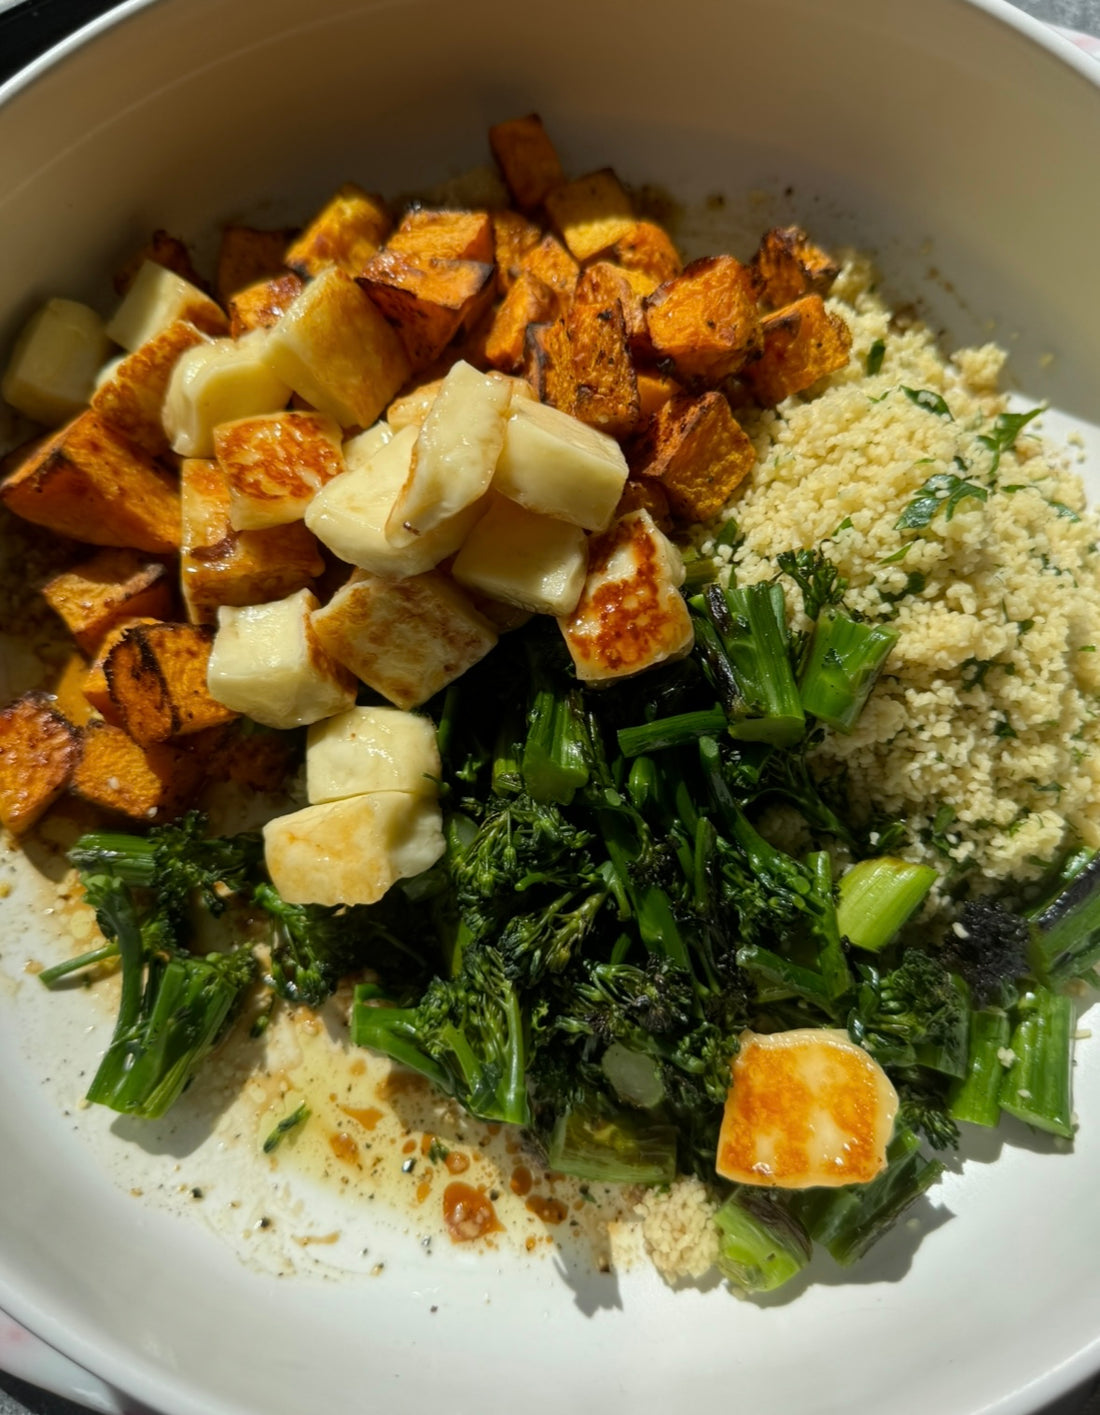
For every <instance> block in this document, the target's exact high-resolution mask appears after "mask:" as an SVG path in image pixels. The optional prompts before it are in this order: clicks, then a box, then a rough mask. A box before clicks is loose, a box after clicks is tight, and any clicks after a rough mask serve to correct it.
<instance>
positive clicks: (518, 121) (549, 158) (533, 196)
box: [489, 113, 565, 211]
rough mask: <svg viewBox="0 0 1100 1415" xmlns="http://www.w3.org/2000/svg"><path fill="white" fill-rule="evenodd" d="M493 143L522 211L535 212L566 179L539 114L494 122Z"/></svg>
mask: <svg viewBox="0 0 1100 1415" xmlns="http://www.w3.org/2000/svg"><path fill="white" fill-rule="evenodd" d="M489 146H490V147H491V148H492V149H493V156H494V157H495V158H496V160H497V162H498V163H499V164H500V170H501V172H503V174H504V180H505V182H507V184H508V190H509V191H510V192H511V193H512V199H513V201H514V202H515V204H516V205H517V206H518V207H519V208H520V210H521V211H533V210H534V209H535V208H536V207H537V206H540V205H541V204H542V202H543V201H544V200H545V198H546V194H547V192H549V191H552V190H553V188H554V187H557V186H560V184H561V183H562V182H563V181H564V180H565V173H564V172H563V171H562V166H561V160H560V159H559V157H558V154H557V152H556V150H555V148H554V144H553V143H552V142H551V141H550V138H549V137H548V135H547V132H546V129H545V128H544V127H543V126H542V119H541V118H540V117H539V115H538V114H537V113H528V114H527V116H526V117H525V118H510V119H509V120H508V121H507V122H505V123H494V124H493V126H492V127H491V128H490V129H489Z"/></svg>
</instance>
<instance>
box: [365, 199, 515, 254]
mask: <svg viewBox="0 0 1100 1415" xmlns="http://www.w3.org/2000/svg"><path fill="white" fill-rule="evenodd" d="M386 249H387V250H388V251H399V252H400V253H401V255H404V256H408V258H409V259H410V260H411V261H413V262H414V264H416V265H422V264H423V263H424V261H426V260H477V261H481V262H482V263H483V264H488V265H491V264H492V262H493V259H494V246H493V224H492V222H491V221H490V220H489V213H488V212H487V211H435V210H432V209H431V208H429V207H413V209H412V210H411V211H407V212H406V213H405V215H404V216H403V217H402V218H401V224H400V226H398V228H397V230H396V231H395V232H394V233H393V235H392V236H391V237H390V238H389V240H388V241H387V242H386Z"/></svg>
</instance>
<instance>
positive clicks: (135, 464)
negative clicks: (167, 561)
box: [0, 410, 180, 555]
mask: <svg viewBox="0 0 1100 1415" xmlns="http://www.w3.org/2000/svg"><path fill="white" fill-rule="evenodd" d="M0 501H3V503H4V505H5V506H7V508H8V510H9V511H13V512H14V513H15V514H16V515H17V516H22V517H23V519H24V520H26V521H33V522H34V523H35V524H36V525H39V526H46V527H47V528H48V529H49V530H51V531H56V532H57V533H58V534H59V535H64V536H72V538H73V539H74V540H82V541H87V542H89V543H90V544H92V545H124V546H132V547H133V548H134V549H135V550H147V551H150V552H151V553H152V554H154V555H164V554H167V553H169V552H170V551H172V550H174V549H175V548H176V546H178V545H179V535H180V532H179V515H180V512H179V491H178V489H177V488H176V485H175V482H174V480H173V478H172V477H171V476H169V474H168V473H167V472H166V471H165V470H164V469H163V468H162V467H159V466H158V465H157V464H156V462H154V461H153V459H152V458H151V457H150V456H149V454H148V453H147V452H143V451H142V450H141V448H140V447H137V446H135V444H134V443H132V442H131V441H130V440H129V438H127V437H124V436H123V435H122V433H120V432H116V431H115V429H114V428H113V427H111V426H110V425H109V424H108V423H105V422H104V421H103V419H102V418H101V417H100V416H99V415H98V414H97V413H94V412H92V411H90V410H89V411H88V412H86V413H81V414H80V416H79V417H78V418H75V419H74V420H73V421H72V422H71V423H69V424H68V425H67V426H66V427H63V428H62V429H61V430H60V431H59V432H56V433H55V434H54V435H53V436H52V437H50V438H48V439H47V440H46V441H45V442H44V443H42V444H41V445H40V446H39V447H38V448H37V449H36V450H35V451H34V452H32V453H31V455H30V456H29V457H28V458H27V459H26V461H25V462H23V464H22V465H21V466H20V467H18V468H17V469H16V470H15V471H14V472H12V473H11V475H10V476H8V477H6V478H5V479H4V481H3V482H0Z"/></svg>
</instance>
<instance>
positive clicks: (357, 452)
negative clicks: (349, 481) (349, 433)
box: [344, 418, 394, 472]
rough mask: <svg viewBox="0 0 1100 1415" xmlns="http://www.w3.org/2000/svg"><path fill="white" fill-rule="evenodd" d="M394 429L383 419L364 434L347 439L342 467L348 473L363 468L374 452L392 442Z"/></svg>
mask: <svg viewBox="0 0 1100 1415" xmlns="http://www.w3.org/2000/svg"><path fill="white" fill-rule="evenodd" d="M393 435H394V429H393V428H392V427H390V425H389V423H388V422H387V421H386V420H385V419H384V418H383V419H382V421H381V422H376V423H375V424H374V426H373V427H368V428H367V430H366V432H360V433H357V434H356V435H355V436H354V437H349V438H348V440H347V442H345V443H344V466H345V467H346V468H347V469H348V471H349V472H353V471H355V470H356V469H357V468H359V467H363V466H365V465H366V464H367V463H368V462H369V461H370V459H371V458H372V457H373V456H374V454H375V453H376V452H381V450H382V448H383V447H385V445H386V443H387V442H392V441H393Z"/></svg>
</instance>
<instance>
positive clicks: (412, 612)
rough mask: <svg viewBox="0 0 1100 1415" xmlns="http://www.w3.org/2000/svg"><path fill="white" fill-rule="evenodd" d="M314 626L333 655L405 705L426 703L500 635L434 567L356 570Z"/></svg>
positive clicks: (316, 615) (390, 698)
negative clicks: (425, 570) (406, 572)
mask: <svg viewBox="0 0 1100 1415" xmlns="http://www.w3.org/2000/svg"><path fill="white" fill-rule="evenodd" d="M313 626H314V628H315V629H316V630H317V637H318V638H319V639H320V640H321V643H322V644H323V645H324V646H325V648H326V649H327V650H328V651H329V653H330V654H331V655H332V656H333V658H335V659H338V660H339V661H340V662H341V663H343V664H344V665H345V666H346V667H348V668H350V669H351V671H352V672H353V673H354V674H355V676H356V677H357V678H361V679H362V680H363V682H364V683H366V684H367V686H368V687H370V688H373V689H374V690H375V692H377V693H381V694H382V696H383V697H384V698H389V700H390V702H391V703H395V704H396V705H397V707H402V708H414V707H419V706H420V704H421V703H426V702H427V701H428V699H429V698H431V697H434V695H435V694H436V693H438V692H439V690H440V689H441V688H445V687H446V686H447V684H448V683H453V682H454V680H455V679H456V678H460V677H461V676H462V674H463V673H465V672H466V670H467V669H468V668H472V667H473V665H474V664H475V663H477V662H478V660H479V659H482V658H484V657H485V655H486V654H487V653H488V652H489V650H490V649H491V648H492V647H493V645H494V644H495V643H496V641H497V636H496V631H495V630H494V629H493V627H492V625H491V624H490V623H489V622H488V620H486V619H485V618H484V617H483V616H482V615H481V614H479V613H478V612H477V610H476V609H475V608H474V607H473V605H472V604H471V603H470V601H469V600H468V599H467V598H466V596H465V595H464V594H463V593H462V591H461V590H460V589H458V588H457V586H455V585H453V584H452V583H451V581H450V580H448V579H446V578H445V577H444V576H443V575H440V574H436V573H429V574H427V575H416V576H414V577H413V578H411V579H407V580H397V581H390V580H384V579H382V578H381V577H380V576H378V575H372V574H369V573H368V572H366V571H363V570H358V571H356V572H355V574H353V575H352V577H351V579H350V580H349V581H348V583H347V584H346V585H345V586H344V587H343V589H340V590H337V592H336V594H335V595H334V596H333V597H332V599H331V600H330V602H329V603H328V604H327V605H325V607H324V609H319V610H318V611H317V613H316V614H314V616H313Z"/></svg>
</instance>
